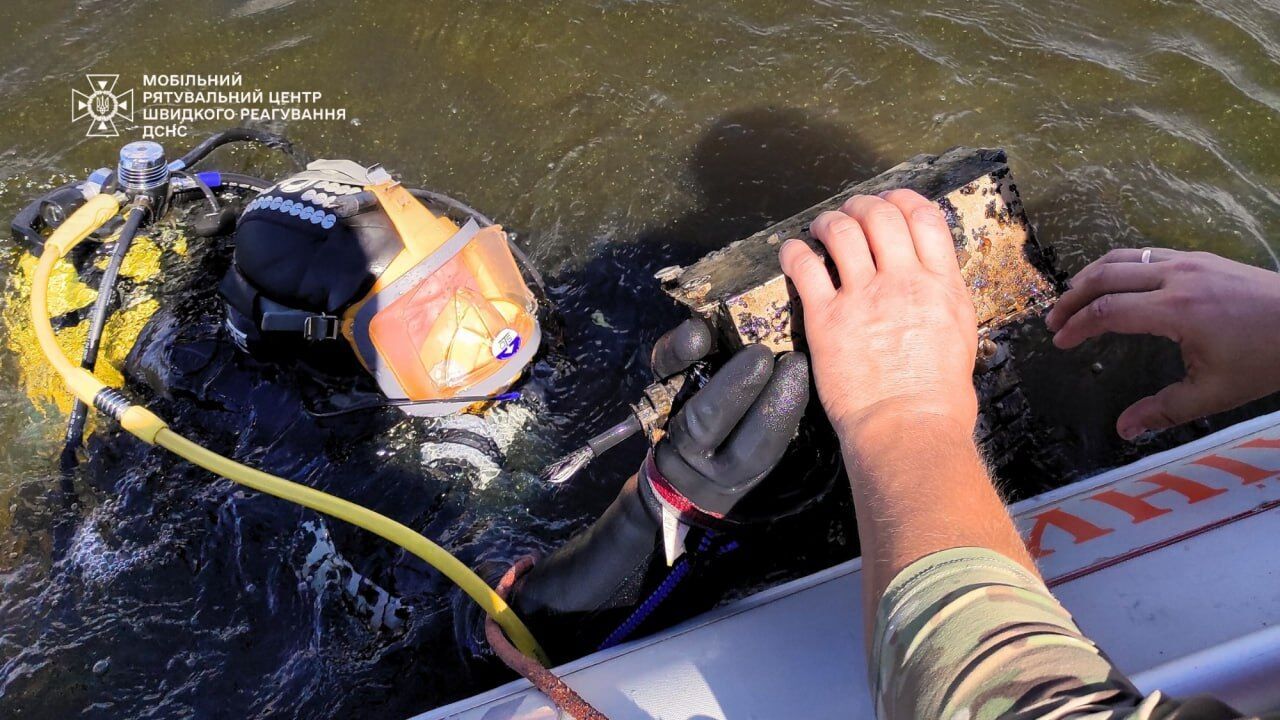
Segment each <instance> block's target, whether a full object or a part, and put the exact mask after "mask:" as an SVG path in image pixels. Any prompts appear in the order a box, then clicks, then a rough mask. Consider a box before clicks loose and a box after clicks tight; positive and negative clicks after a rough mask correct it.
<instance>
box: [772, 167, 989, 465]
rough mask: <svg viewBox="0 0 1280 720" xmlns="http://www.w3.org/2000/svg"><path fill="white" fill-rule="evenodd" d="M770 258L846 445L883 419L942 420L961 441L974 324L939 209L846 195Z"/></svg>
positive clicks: (910, 196)
mask: <svg viewBox="0 0 1280 720" xmlns="http://www.w3.org/2000/svg"><path fill="white" fill-rule="evenodd" d="M810 230H811V232H812V233H813V235H814V236H815V237H817V238H818V240H820V241H821V242H822V244H823V246H824V247H825V248H826V251H827V254H828V255H829V256H830V257H831V259H832V261H834V263H835V267H836V271H837V273H838V275H839V283H838V286H837V283H835V282H833V281H832V278H831V275H830V274H829V273H828V271H827V268H826V267H825V265H824V263H823V260H822V258H821V257H820V256H819V255H818V254H817V253H815V252H814V250H813V249H812V248H810V247H809V246H808V245H807V244H805V243H804V242H802V241H800V240H794V239H793V240H789V241H787V242H786V243H784V244H783V246H782V249H781V251H780V253H779V259H780V261H781V263H782V269H783V272H785V273H786V275H787V277H788V278H790V279H791V281H792V283H794V285H795V288H796V291H797V292H798V293H799V295H800V302H801V304H802V306H803V310H804V328H805V336H806V338H807V342H808V346H809V351H810V356H811V358H812V363H813V371H814V376H815V379H816V382H817V386H818V395H819V397H820V398H821V400H822V405H823V408H824V409H825V410H826V412H827V415H828V417H830V418H831V422H832V424H833V425H834V426H835V428H836V430H837V432H839V433H840V435H841V437H842V439H844V440H845V442H846V443H849V442H854V444H855V445H856V438H857V436H858V435H859V431H860V429H862V428H864V427H866V426H868V425H871V424H873V421H874V420H875V419H876V418H878V417H882V416H889V417H893V418H894V424H897V423H898V422H900V421H901V419H902V418H903V417H906V418H910V417H923V416H929V419H930V422H932V421H933V420H935V419H939V418H940V419H942V420H943V421H944V423H943V424H946V425H950V426H952V427H954V428H955V429H956V430H958V431H959V432H960V433H962V434H963V436H965V437H968V436H970V435H972V433H973V428H974V424H975V422H976V418H977V398H976V396H975V394H974V390H973V364H974V357H975V354H976V352H977V342H978V334H977V321H976V318H975V315H974V309H973V303H972V301H971V300H970V298H969V292H968V290H967V289H966V287H965V284H964V280H963V279H962V278H961V276H960V268H959V266H958V264H957V262H956V255H955V247H954V244H953V243H954V241H953V240H952V236H951V231H950V229H949V228H948V227H947V223H946V220H945V219H944V218H943V216H942V212H941V211H940V210H939V208H938V206H937V205H935V204H934V203H932V202H930V201H929V200H927V199H925V198H924V197H923V196H921V195H920V194H918V193H916V192H913V191H910V190H893V191H890V192H888V193H883V194H882V195H881V196H879V197H873V196H869V195H856V196H854V197H852V198H850V199H849V200H848V201H847V202H845V204H844V205H843V206H842V207H841V209H840V211H839V212H834V211H833V212H825V213H823V214H821V215H819V216H818V217H817V218H816V219H815V220H814V221H813V223H812V225H811V226H810Z"/></svg>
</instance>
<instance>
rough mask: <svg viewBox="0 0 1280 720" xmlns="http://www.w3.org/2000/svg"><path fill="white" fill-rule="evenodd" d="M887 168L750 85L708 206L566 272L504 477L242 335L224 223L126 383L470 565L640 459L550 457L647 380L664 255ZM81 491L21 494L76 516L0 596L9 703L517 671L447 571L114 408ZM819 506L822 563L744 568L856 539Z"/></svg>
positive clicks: (252, 696) (459, 687) (465, 430)
mask: <svg viewBox="0 0 1280 720" xmlns="http://www.w3.org/2000/svg"><path fill="white" fill-rule="evenodd" d="M879 165H880V162H879V159H878V158H876V157H875V156H874V155H873V154H872V153H871V152H870V151H869V150H867V149H866V148H865V147H863V146H862V145H861V144H860V143H859V142H858V141H857V140H856V138H854V137H853V136H852V135H851V134H850V133H848V132H847V131H845V130H843V129H842V128H839V127H836V126H833V125H829V124H827V123H823V122H820V121H817V120H815V119H813V118H810V117H808V116H807V115H805V114H804V113H802V112H799V111H794V110H786V109H772V108H757V109H749V110H742V111H736V112H733V113H730V114H728V115H726V116H724V117H723V118H721V119H720V120H719V121H717V122H716V123H715V124H714V125H713V126H712V127H711V128H710V129H708V131H707V132H706V133H705V135H704V136H703V137H702V139H701V140H700V141H699V142H698V143H697V144H696V146H695V147H694V148H693V151H692V153H691V156H690V158H689V166H690V168H689V169H690V176H691V178H692V179H693V181H694V182H696V183H697V189H698V198H699V203H698V206H697V207H696V208H695V209H693V210H690V211H688V212H686V213H685V214H683V215H682V216H680V217H678V218H676V219H675V220H673V221H672V222H670V223H668V224H666V225H663V226H661V227H657V228H652V229H650V230H648V231H645V232H643V233H641V234H640V235H639V237H637V238H636V239H635V240H633V241H630V242H608V243H603V242H602V243H600V244H598V245H597V247H595V248H594V251H595V252H594V255H593V257H592V259H591V260H590V261H589V262H588V263H587V264H586V265H585V266H583V267H582V268H581V269H577V270H573V271H570V272H566V273H563V274H562V275H561V276H560V277H557V278H554V280H553V283H552V290H551V294H552V296H553V300H554V304H555V306H556V309H557V314H558V324H559V325H560V329H559V331H558V333H557V335H558V336H559V337H558V338H553V340H554V341H553V342H550V343H549V346H550V348H551V349H550V350H549V351H548V352H547V353H546V354H545V356H544V357H543V358H542V359H541V360H540V361H539V362H538V363H536V365H535V367H534V368H532V372H531V381H530V382H529V383H528V391H527V393H526V396H527V397H528V401H527V402H526V403H521V404H522V405H527V406H529V407H530V408H531V411H530V412H529V414H530V415H531V416H532V418H531V419H530V418H526V419H525V420H524V425H523V426H522V427H520V428H519V432H520V433H523V434H525V435H526V436H527V437H523V438H517V440H516V441H514V442H508V443H507V446H506V447H505V448H503V449H505V450H506V452H507V455H508V460H509V462H507V463H506V470H507V472H503V473H501V474H498V475H496V476H485V473H483V472H478V471H477V469H476V467H475V466H474V463H472V462H471V461H472V460H475V459H477V458H485V457H487V458H492V457H493V456H494V455H496V454H499V453H500V451H501V450H500V448H499V447H498V445H497V443H496V442H495V441H494V440H493V438H491V437H488V436H487V434H486V431H485V430H484V428H483V427H480V425H481V424H480V421H478V420H477V421H476V425H473V426H467V425H465V424H464V425H463V426H457V425H443V424H435V423H432V422H426V421H415V422H405V421H403V419H402V418H401V416H399V415H398V414H396V413H395V412H394V411H390V412H383V413H374V414H370V415H368V416H365V417H361V418H359V419H358V420H348V421H333V420H328V421H324V420H320V419H318V418H315V417H313V416H311V415H310V414H308V413H307V412H306V408H308V407H314V406H315V404H316V402H317V400H318V399H321V398H322V396H323V395H324V394H326V393H332V392H368V391H369V390H370V389H371V387H372V384H371V382H370V381H369V380H368V379H367V378H366V377H364V376H363V375H362V374H359V373H355V374H343V373H334V372H330V371H322V370H319V369H313V368H309V369H308V370H307V371H306V372H299V371H298V368H297V367H296V366H294V367H286V366H283V365H281V364H278V363H271V362H263V361H260V360H256V359H253V358H250V357H247V356H245V355H243V354H241V353H240V352H239V351H237V350H236V349H235V348H234V347H233V346H232V345H231V344H230V343H229V342H228V341H227V339H226V338H225V337H224V335H223V330H222V328H221V308H220V303H219V302H218V299H217V297H216V294H215V291H214V290H213V287H214V285H215V282H212V280H215V279H216V278H218V277H220V276H221V274H222V272H223V271H224V270H225V267H226V263H227V259H228V256H229V246H228V245H227V244H225V243H224V244H221V245H216V244H215V245H211V246H207V247H206V248H205V249H204V250H203V251H201V252H197V253H195V255H193V257H192V258H190V259H187V260H184V261H183V264H182V267H181V268H178V269H176V270H174V277H175V278H177V279H176V280H175V281H172V282H167V283H166V287H165V289H164V290H163V292H162V296H161V298H160V300H161V306H162V309H161V310H160V311H159V312H157V313H156V315H155V316H153V318H152V319H151V321H150V322H149V323H148V325H147V327H146V329H145V330H144V332H143V335H142V336H141V337H140V339H139V341H138V343H137V344H136V345H135V347H134V350H133V352H132V353H131V355H130V358H129V361H128V370H129V373H128V374H129V391H130V392H131V393H132V394H133V395H134V396H135V397H138V398H139V399H141V400H144V401H147V402H148V403H149V404H150V405H151V406H152V407H153V408H154V409H155V410H156V411H157V412H158V413H159V414H160V415H161V416H163V417H167V418H170V419H172V421H173V424H174V425H175V426H176V427H178V428H180V429H181V430H182V431H183V432H184V433H188V434H190V435H191V436H192V437H193V439H195V440H197V441H198V442H200V443H202V444H205V445H207V446H209V447H211V448H212V449H214V450H216V451H218V452H222V453H224V454H227V455H229V456H231V457H234V458H236V459H238V460H240V461H242V462H246V463H248V464H251V465H253V466H255V467H259V468H262V469H264V470H267V471H268V472H273V473H276V474H280V475H283V476H286V477H290V478H293V479H296V480H299V481H301V482H304V483H306V484H308V485H311V486H313V487H317V488H319V489H322V490H325V491H328V492H332V493H334V494H337V495H340V496H342V497H346V498H349V499H351V500H353V501H355V502H357V503H360V504H363V505H367V506H369V507H371V508H373V509H375V510H378V511H380V512H383V513H386V514H388V515H390V516H392V517H394V518H396V519H397V520H400V521H401V522H404V523H406V524H408V525H410V526H411V527H414V528H416V529H418V530H420V531H422V532H423V533H424V534H426V535H428V536H429V537H432V538H436V539H438V540H440V541H441V542H442V543H443V544H445V545H446V546H447V547H448V548H449V549H450V550H451V551H452V552H454V553H456V554H457V555H458V556H459V558H460V559H461V560H462V561H463V562H465V563H467V564H468V565H472V566H483V565H485V564H492V563H501V562H504V561H509V560H510V559H512V558H514V557H515V556H517V555H519V554H522V553H523V552H526V551H528V550H530V549H543V550H545V549H546V548H549V547H553V546H555V545H556V544H557V543H559V542H560V541H562V540H563V539H564V538H566V537H567V536H568V535H570V534H572V533H573V532H574V531H576V530H577V529H580V528H581V527H582V526H583V525H584V524H585V523H586V522H589V521H590V519H591V518H592V517H594V515H595V514H596V513H597V512H598V511H599V510H601V509H602V508H603V507H604V506H605V505H606V504H607V503H608V502H609V501H610V500H611V499H612V497H613V494H614V493H615V492H616V490H617V488H618V486H619V485H620V484H621V482H622V480H624V479H625V477H626V476H627V475H629V474H630V473H631V472H632V471H633V470H634V468H635V466H637V465H638V464H639V461H640V455H641V452H642V449H641V448H640V447H639V445H638V443H635V444H633V445H631V446H630V447H628V448H624V449H619V450H616V451H615V452H614V453H613V454H612V455H611V456H609V457H607V458H606V459H605V460H603V461H601V462H599V463H597V466H596V467H593V468H592V469H591V470H590V471H589V472H588V473H587V474H584V475H583V476H582V477H580V478H579V479H578V480H577V481H576V482H574V483H571V484H570V485H569V486H568V487H565V488H560V489H549V488H545V487H542V486H541V485H539V484H538V482H537V480H536V476H535V473H536V471H537V469H539V467H540V464H541V463H545V462H546V461H548V460H549V459H551V458H552V457H553V456H554V455H555V454H556V453H557V452H559V451H562V450H564V449H566V448H568V447H571V446H572V445H573V444H574V443H575V442H580V441H581V440H582V439H583V438H585V437H586V435H587V434H589V433H590V432H592V431H593V430H596V429H598V427H599V426H600V423H601V422H602V421H608V420H613V419H616V417H617V415H618V413H621V412H622V406H623V404H624V403H625V402H629V401H631V400H633V399H634V398H635V396H636V395H637V393H638V392H639V390H640V389H641V388H642V387H643V386H644V385H645V384H647V382H648V381H649V379H650V378H649V372H648V368H647V357H646V355H647V351H648V348H649V347H650V346H651V344H652V342H653V341H654V340H655V339H656V338H657V337H658V335H660V334H661V333H662V332H663V331H665V330H666V329H668V328H669V327H672V326H673V325H675V324H676V323H677V322H679V320H680V319H681V316H682V314H681V311H680V310H679V309H678V308H677V307H676V306H675V305H674V304H673V303H671V302H670V301H669V300H667V299H666V298H665V296H663V295H662V294H661V292H660V290H659V288H658V284H657V282H656V281H655V280H654V279H653V274H654V272H656V271H657V270H658V269H659V268H661V267H664V266H667V265H671V264H680V263H688V262H690V261H692V260H694V259H696V258H698V257H700V256H701V255H703V254H705V253H706V252H708V251H710V250H712V249H714V248H717V247H720V246H722V245H724V244H726V243H727V242H730V241H732V240H734V239H737V238H739V237H742V236H745V235H747V234H750V233H751V232H754V231H755V230H758V229H760V228H761V227H764V226H766V225H767V224H769V223H770V222H772V221H774V220H777V219H780V218H784V217H787V216H789V215H792V214H794V213H795V212H798V211H800V210H802V209H804V208H806V207H808V206H810V205H812V204H814V203H816V202H818V201H820V200H822V199H824V198H826V197H828V196H829V195H831V194H832V193H834V192H836V191H837V190H838V189H839V188H840V187H841V186H843V185H845V184H847V183H848V182H850V181H852V180H855V179H857V178H859V177H862V176H866V175H870V174H872V173H873V172H874V170H875V169H876V168H877V167H878V166H879ZM440 444H449V445H450V446H451V447H456V448H460V449H461V451H460V452H457V453H454V457H453V459H450V457H447V456H444V457H442V456H435V457H433V459H432V461H430V462H426V461H424V455H423V448H427V447H431V446H438V445H440ZM54 494H56V492H54ZM49 499H50V498H43V499H41V498H33V499H32V501H33V502H32V504H33V505H36V504H40V505H43V506H45V507H47V506H48V500H49ZM69 499H70V500H71V502H68V503H67V504H66V505H65V507H64V509H63V510H62V511H61V513H58V512H57V511H55V512H54V515H55V516H56V517H54V518H51V517H50V515H49V513H47V512H45V513H42V514H40V515H38V516H37V515H31V516H29V517H27V519H26V520H23V518H22V515H23V514H24V513H23V512H18V513H17V516H16V517H15V526H17V527H18V528H19V530H20V531H22V532H26V533H28V534H31V535H40V534H41V533H44V534H45V535H46V536H47V535H48V533H49V532H50V530H51V527H50V526H51V525H59V526H60V527H61V529H60V530H59V532H58V533H57V535H58V537H57V539H56V547H54V548H52V549H51V552H52V556H53V565H52V567H50V568H48V570H47V574H48V576H47V578H45V579H44V581H43V586H42V587H41V589H40V590H39V591H38V593H37V594H36V595H35V596H33V597H29V598H26V599H25V601H24V602H22V603H21V604H15V605H11V606H9V607H7V608H5V609H4V610H3V615H4V616H8V617H10V618H11V619H14V620H15V621H16V618H17V617H19V616H20V617H22V622H21V625H22V629H20V630H17V631H15V632H13V633H11V634H10V635H9V637H8V639H9V640H10V641H11V642H13V643H14V646H15V647H17V648H21V649H16V650H13V651H10V652H7V653H6V656H7V660H6V663H5V665H4V666H3V671H4V672H3V676H0V691H2V692H3V697H4V704H5V707H6V709H7V712H10V713H12V714H13V715H15V716H17V715H21V716H26V717H66V716H71V715H82V716H98V717H130V716H137V715H141V714H145V713H153V714H155V715H158V716H183V715H191V714H194V715H196V716H222V715H228V714H234V715H239V716H245V717H266V716H271V717H278V716H284V717H325V716H346V715H352V714H355V715H359V716H361V717H387V718H400V717H405V716H408V715H409V714H411V713H413V712H416V711H421V710H423V709H425V708H428V707H432V706H435V705H438V704H440V703H443V702H446V701H449V700H452V699H457V698H459V697H462V696H466V695H469V694H472V693H474V692H477V691H479V690H482V689H484V688H485V687H488V686H490V685H492V684H494V683H496V682H497V681H499V680H501V679H503V678H504V677H505V676H503V675H501V674H499V673H496V672H495V671H494V670H493V668H492V667H489V666H485V665H481V666H476V665H475V664H473V663H469V662H468V660H467V658H466V657H465V656H464V655H465V653H464V652H462V651H460V650H459V649H458V647H457V646H456V644H455V641H454V627H453V626H454V619H453V608H454V606H455V603H454V599H455V596H456V595H457V593H456V591H455V590H454V589H453V588H452V586H450V585H449V583H448V582H447V581H446V580H444V579H443V578H442V577H441V576H440V575H439V574H437V573H435V572H432V571H430V570H428V569H426V568H425V567H424V566H423V565H422V564H421V563H419V562H418V561H416V560H415V559H412V558H407V557H406V556H405V554H404V553H403V552H401V551H399V550H397V549H396V548H393V547H391V546H390V545H388V544H387V543H385V542H383V541H381V540H379V539H377V538H374V537H372V536H370V535H368V534H366V533H364V532H362V531H359V530H357V529H355V528H352V527H349V526H346V525H344V524H342V523H331V522H327V521H321V520H318V519H317V518H316V517H315V516H314V515H313V514H311V513H310V512H307V511H303V510H300V509H298V508H295V507H293V506H290V505H288V504H286V503H283V502H281V501H278V500H276V499H274V498H270V497H266V496H262V495H259V494H257V493H253V492H247V491H243V490H241V489H239V488H238V487H237V486H234V485H232V484H230V483H228V482H225V481H212V480H211V479H210V478H209V477H208V475H207V474H205V473H203V472H201V471H197V470H195V469H193V468H192V467H191V466H189V465H187V464H186V463H183V462H181V461H179V460H177V459H175V458H174V457H172V456H169V455H167V454H166V453H164V452H161V451H158V450H156V449H154V448H150V447H147V446H144V445H142V444H141V443H138V442H136V441H134V440H132V439H131V438H130V437H128V436H124V435H122V434H120V433H119V432H118V431H116V430H113V429H108V430H100V431H98V432H96V433H95V434H94V435H92V436H91V437H90V439H89V444H88V461H87V462H86V463H85V464H84V465H83V466H82V468H81V471H80V473H79V475H78V477H77V478H76V485H75V497H74V498H69ZM844 513H845V511H844V510H840V511H838V512H836V513H834V514H835V515H839V516H844ZM831 522H837V521H836V520H835V519H832V520H831ZM818 525H820V529H819V530H816V531H815V530H810V531H809V532H810V537H812V538H814V543H815V544H816V545H821V546H823V547H822V548H821V549H820V551H819V552H818V553H817V554H816V556H815V559H814V561H813V562H810V563H806V562H805V561H804V560H803V556H804V554H805V553H804V551H803V550H801V551H800V552H799V555H801V556H802V559H801V560H799V561H796V555H797V552H796V550H795V545H792V546H791V548H790V549H789V550H788V552H787V553H786V554H785V555H786V556H787V557H790V558H791V562H790V563H789V564H787V563H785V562H782V561H781V560H780V559H771V558H768V557H766V556H765V555H763V554H761V555H756V556H754V557H753V558H752V563H751V568H750V572H749V573H747V574H746V575H744V576H743V577H742V578H735V580H736V581H738V582H735V583H731V584H733V585H735V586H736V587H737V590H738V591H739V592H746V591H747V590H749V589H750V588H749V587H746V586H745V585H744V583H746V584H752V583H756V584H758V583H759V582H763V580H764V579H765V578H766V577H767V576H770V575H778V574H780V573H782V572H786V573H787V574H789V575H792V576H794V575H795V574H798V573H802V572H805V571H807V570H809V569H813V567H815V566H821V565H823V564H826V562H819V560H818V558H823V559H826V558H829V557H830V556H831V555H832V554H833V553H834V554H835V555H838V556H847V555H848V554H850V553H851V550H850V549H849V548H848V547H836V548H835V549H834V550H832V549H831V548H829V547H826V545H830V543H829V542H828V537H827V536H828V534H829V533H828V530H829V526H830V522H828V523H826V524H818ZM814 532H817V533H818V534H817V535H812V533H814ZM837 534H838V535H847V533H837ZM837 545H838V543H837ZM746 554H747V553H739V555H746ZM780 557H781V556H779V558H780ZM837 559H839V558H837ZM783 568H785V570H783ZM728 569H729V570H732V569H733V568H732V566H729V568H728ZM709 600H710V598H691V599H690V602H689V603H688V604H685V605H684V607H683V608H681V609H682V610H683V612H689V611H691V610H693V609H696V607H698V606H704V605H705V604H707V602H709ZM675 604H676V605H680V603H675Z"/></svg>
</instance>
